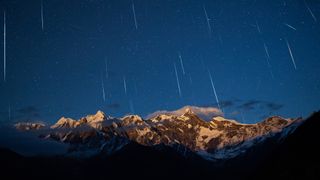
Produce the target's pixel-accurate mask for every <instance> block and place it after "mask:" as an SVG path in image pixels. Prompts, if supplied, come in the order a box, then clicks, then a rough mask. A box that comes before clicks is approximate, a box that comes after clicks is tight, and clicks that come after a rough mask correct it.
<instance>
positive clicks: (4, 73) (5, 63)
mask: <svg viewBox="0 0 320 180" xmlns="http://www.w3.org/2000/svg"><path fill="white" fill-rule="evenodd" d="M6 30H7V27H6V11H4V12H3V80H4V81H6V73H7V72H6V70H7V55H6V51H7V47H6Z"/></svg>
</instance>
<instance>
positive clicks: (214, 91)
mask: <svg viewBox="0 0 320 180" xmlns="http://www.w3.org/2000/svg"><path fill="white" fill-rule="evenodd" d="M208 72H209V77H210V82H211V87H212V90H213V93H214V96H215V97H216V101H217V104H218V107H219V109H220V110H221V108H220V103H219V99H218V96H217V92H216V88H215V87H214V83H213V80H212V75H211V72H210V71H209V70H208Z"/></svg>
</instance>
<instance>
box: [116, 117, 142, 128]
mask: <svg viewBox="0 0 320 180" xmlns="http://www.w3.org/2000/svg"><path fill="white" fill-rule="evenodd" d="M121 120H122V124H123V125H124V126H128V125H142V124H144V120H143V119H142V118H141V117H140V116H138V115H128V116H125V117H123V118H121Z"/></svg>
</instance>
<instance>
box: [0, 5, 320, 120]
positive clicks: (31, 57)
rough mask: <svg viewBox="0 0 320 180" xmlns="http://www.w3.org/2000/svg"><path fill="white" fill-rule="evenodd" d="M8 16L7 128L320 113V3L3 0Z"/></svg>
mask: <svg viewBox="0 0 320 180" xmlns="http://www.w3.org/2000/svg"><path fill="white" fill-rule="evenodd" d="M0 11H1V12H0V17H1V18H0V33H1V34H0V35H1V36H0V40H1V43H0V46H1V47H0V48H1V49H0V54H1V56H0V59H1V62H0V68H1V69H0V72H1V76H0V77H1V78H0V92H1V93H0V121H1V123H2V124H5V123H8V122H9V123H13V122H17V121H44V122H49V123H53V122H55V121H56V120H57V119H58V118H60V117H61V116H66V117H72V118H79V117H82V116H85V115H87V114H93V113H95V112H96V111H97V110H99V109H100V110H102V111H104V112H105V113H106V114H108V115H111V116H116V117H119V116H123V115H126V114H130V113H135V114H139V115H141V116H143V117H145V116H147V115H148V114H150V113H152V112H154V111H157V110H175V109H179V108H181V107H183V106H185V105H194V106H205V107H207V106H213V107H218V105H219V106H220V108H221V109H222V110H223V112H224V114H225V117H227V118H234V119H237V120H238V121H241V122H246V123H254V122H257V121H261V120H262V119H263V118H265V117H267V116H270V115H281V116H284V117H299V116H303V117H307V116H308V115H310V113H312V112H313V111H316V110H319V108H320V106H319V105H320V102H319V100H320V76H319V70H320V61H319V58H320V33H319V32H320V24H319V21H320V1H318V0H305V1H303V0H281V1H278V0H277V1H276V0H274V1H270V0H261V1H260V0H233V1H232V0H228V1H224V0H219V1H216V0H43V1H41V0H31V1H26V0H0ZM4 12H5V19H6V20H5V21H4ZM4 22H5V24H6V25H5V28H4ZM4 29H6V35H5V41H4V35H3V34H4ZM4 42H5V43H4ZM4 49H5V50H4ZM290 51H291V52H290ZM4 52H6V56H3V54H4ZM294 63H295V64H294ZM4 64H6V68H4ZM295 66H296V68H295ZM175 67H176V72H175ZM5 69H6V72H4V70H5ZM209 74H211V76H212V83H213V84H214V87H215V90H216V94H217V98H218V100H219V104H217V101H216V97H215V93H214V91H213V87H212V85H211V81H210V76H209ZM176 75H177V76H176ZM4 76H6V77H5V79H4ZM177 77H178V79H177ZM177 80H179V84H178V83H177V82H178V81H177ZM178 85H179V86H180V92H181V93H180V94H179V88H178ZM103 90H104V91H103ZM103 92H104V93H103Z"/></svg>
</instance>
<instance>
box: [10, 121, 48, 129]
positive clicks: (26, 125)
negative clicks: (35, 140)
mask: <svg viewBox="0 0 320 180" xmlns="http://www.w3.org/2000/svg"><path fill="white" fill-rule="evenodd" d="M14 127H15V128H16V129H18V130H22V131H29V130H39V129H42V128H44V127H45V124H43V123H29V122H20V123H17V124H15V125H14Z"/></svg>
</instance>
